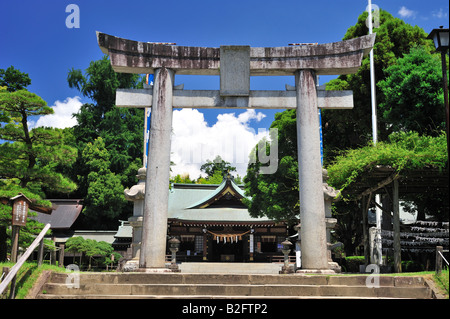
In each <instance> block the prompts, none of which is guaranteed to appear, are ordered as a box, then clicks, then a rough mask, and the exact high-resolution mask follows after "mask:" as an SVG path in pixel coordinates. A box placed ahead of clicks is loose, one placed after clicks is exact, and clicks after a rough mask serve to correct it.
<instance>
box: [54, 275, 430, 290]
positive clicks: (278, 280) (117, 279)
mask: <svg viewBox="0 0 450 319" xmlns="http://www.w3.org/2000/svg"><path fill="white" fill-rule="evenodd" d="M67 276H68V275H67V274H65V273H53V274H52V278H51V282H52V283H66V280H67ZM367 278H368V276H364V275H352V276H342V275H339V276H323V275H294V274H292V275H258V274H256V275H245V274H236V275H232V274H224V275H221V274H183V273H94V272H93V273H82V274H80V284H85V283H90V284H95V283H100V284H202V283H203V284H259V285H261V284H294V285H346V286H358V285H360V286H365V285H366V281H367V280H368V279H367ZM378 279H379V285H380V286H394V287H412V286H419V287H420V286H425V280H424V279H423V278H422V277H403V276H380V277H379V278H378Z"/></svg>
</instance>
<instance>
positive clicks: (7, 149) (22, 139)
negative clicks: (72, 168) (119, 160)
mask: <svg viewBox="0 0 450 319" xmlns="http://www.w3.org/2000/svg"><path fill="white" fill-rule="evenodd" d="M47 114H53V109H52V108H50V107H48V106H47V104H46V103H45V101H44V100H42V98H40V97H39V96H37V95H36V94H34V93H31V92H28V91H26V90H19V91H15V92H8V91H2V92H0V119H1V121H2V123H1V127H0V140H5V141H8V142H11V143H3V144H1V145H0V153H1V156H0V174H1V176H3V178H7V179H16V180H17V181H18V182H19V184H20V186H21V187H22V188H25V187H27V186H28V187H30V188H31V189H34V190H35V191H37V192H39V191H42V188H43V187H45V188H49V189H52V190H55V191H58V192H64V193H68V192H71V191H73V190H74V189H75V188H76V184H74V183H73V182H72V181H71V180H70V179H68V178H66V177H65V176H63V175H62V174H60V173H58V172H57V170H56V169H55V168H56V167H57V166H58V165H62V166H68V165H71V163H72V162H73V161H74V160H75V158H76V150H75V149H74V148H72V147H70V146H67V145H65V144H64V143H61V141H62V130H60V129H52V128H42V127H38V128H34V129H32V130H29V128H28V119H29V117H30V116H37V115H41V116H45V115H47Z"/></svg>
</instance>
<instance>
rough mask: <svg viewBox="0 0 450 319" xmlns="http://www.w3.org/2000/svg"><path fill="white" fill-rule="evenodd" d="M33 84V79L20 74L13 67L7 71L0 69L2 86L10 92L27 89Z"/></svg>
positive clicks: (22, 73)
mask: <svg viewBox="0 0 450 319" xmlns="http://www.w3.org/2000/svg"><path fill="white" fill-rule="evenodd" d="M30 84H31V79H30V77H29V76H28V74H27V73H24V72H20V71H19V70H17V69H15V68H14V67H13V66H12V65H11V66H10V67H9V68H7V69H6V70H5V69H0V86H5V87H6V88H7V90H8V91H9V92H14V91H18V90H23V89H25V88H26V87H27V86H28V85H30Z"/></svg>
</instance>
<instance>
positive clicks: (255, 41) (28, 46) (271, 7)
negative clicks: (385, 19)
mask: <svg viewBox="0 0 450 319" xmlns="http://www.w3.org/2000/svg"><path fill="white" fill-rule="evenodd" d="M71 3H74V4H77V5H78V6H79V9H80V28H73V29H68V28H67V27H66V25H65V20H66V17H67V16H68V15H69V13H66V6H67V5H69V4H71ZM373 3H374V4H377V5H378V6H379V7H380V8H382V9H384V10H387V11H389V12H390V13H391V14H392V15H394V16H396V17H400V18H402V19H404V21H405V22H407V23H409V24H412V25H418V26H420V27H422V28H423V29H424V30H425V31H426V32H429V31H431V30H432V29H433V28H437V27H438V26H439V25H444V26H446V27H448V19H449V17H448V11H449V5H448V1H447V0H428V1H423V0H408V1H406V0H389V1H388V0H373ZM366 6H367V0H339V1H331V0H316V1H302V0H295V1H293V0H290V1H285V0H278V1H265V0H258V1H254V0H251V1H245V0H240V1H236V0H228V1H216V0H208V1H204V0H189V1H187V0H184V1H179V0H174V1H152V0H148V1H144V0H140V1H136V0H130V1H117V0H108V1H106V0H90V1H85V0H70V1H62V0H43V1H28V0H27V1H24V0H21V1H1V2H0V68H3V69H6V68H7V67H9V66H11V65H13V66H14V67H15V68H17V69H19V70H21V71H22V72H26V73H28V74H29V75H30V78H31V80H32V84H31V85H30V86H29V87H28V89H29V91H31V92H34V93H36V94H38V95H39V96H41V97H42V98H43V99H44V100H45V101H47V103H48V105H50V106H54V107H55V108H57V107H59V108H61V109H63V108H66V109H67V110H69V109H70V107H69V106H67V105H69V104H70V103H72V102H78V103H85V102H88V100H87V99H86V98H84V97H81V96H80V93H79V92H78V91H77V90H75V89H71V88H69V86H68V84H67V74H68V71H69V70H70V69H71V68H75V69H82V70H85V69H86V68H87V67H88V65H89V62H90V61H93V60H97V59H100V58H101V57H102V52H101V51H100V49H99V47H98V45H97V41H96V34H95V31H101V32H104V33H108V34H111V35H115V36H119V37H123V38H128V39H133V40H137V41H145V42H146V41H149V42H176V43H177V44H178V45H186V46H210V47H219V46H220V45H226V44H236V45H237V44H242V45H250V46H254V47H257V46H261V47H272V46H285V45H288V43H292V42H318V43H327V42H335V41H340V40H341V39H342V37H343V36H344V34H345V32H346V30H347V29H348V28H349V27H350V26H352V25H354V24H355V23H356V21H357V18H358V16H359V15H360V14H361V13H362V12H363V11H364V10H365V8H366ZM327 80H329V78H326V77H324V78H321V79H320V82H321V84H323V83H325V82H326V81H327ZM181 83H184V84H185V89H218V88H219V78H218V77H206V76H204V77H199V76H177V77H176V78H175V84H181ZM285 83H287V84H291V85H293V84H294V79H293V77H252V79H251V89H254V90H257V89H275V90H283V89H284V84H285ZM77 96H78V97H77ZM57 101H59V104H58V103H57ZM201 112H202V113H203V116H204V121H205V122H206V125H207V126H212V125H214V124H215V123H216V122H217V121H218V119H217V116H218V114H222V113H225V112H233V111H224V110H219V111H216V110H204V111H201ZM275 112H277V111H264V112H263V113H260V112H259V113H258V112H257V113H256V114H248V113H246V114H245V115H244V117H245V119H247V120H248V122H246V123H245V125H247V126H248V127H252V128H253V129H255V130H257V129H258V128H268V127H269V126H270V123H271V122H272V121H273V118H274V114H275ZM243 113H245V111H238V112H235V117H236V118H237V117H238V116H239V114H243ZM258 114H259V116H258ZM247 115H250V116H247ZM262 115H265V116H262ZM62 121H64V120H62ZM241 124H242V121H241Z"/></svg>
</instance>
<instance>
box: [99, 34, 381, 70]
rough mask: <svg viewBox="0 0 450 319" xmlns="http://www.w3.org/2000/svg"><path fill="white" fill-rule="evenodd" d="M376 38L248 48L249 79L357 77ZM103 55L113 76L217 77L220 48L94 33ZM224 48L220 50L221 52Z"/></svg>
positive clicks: (373, 36) (371, 36) (372, 35)
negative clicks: (169, 72) (161, 71)
mask: <svg viewBox="0 0 450 319" xmlns="http://www.w3.org/2000/svg"><path fill="white" fill-rule="evenodd" d="M375 36H376V34H371V35H366V36H363V37H359V38H355V39H351V40H345V41H340V42H334V43H326V44H318V45H313V46H309V45H308V46H286V47H271V48H270V47H268V48H263V47H255V48H252V47H247V48H248V49H249V52H250V75H251V76H252V75H293V74H294V73H295V72H296V71H297V70H299V69H311V70H315V72H316V74H318V75H338V74H351V73H356V71H357V70H358V68H359V67H360V66H361V61H362V58H363V56H365V55H366V54H368V53H369V52H370V50H371V49H372V47H373V45H374V43H375ZM97 41H98V44H99V46H100V49H101V50H102V52H103V53H105V54H108V55H109V56H110V60H111V65H112V67H113V69H114V70H115V71H116V72H121V73H137V74H152V73H154V70H155V69H157V68H162V67H166V68H170V69H173V70H174V71H175V72H176V73H177V74H195V75H219V74H220V52H221V48H209V47H189V46H177V45H166V44H155V43H148V42H138V41H132V40H127V39H123V38H118V37H115V36H111V35H108V34H105V33H101V32H97ZM223 48H224V47H222V49H223Z"/></svg>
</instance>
